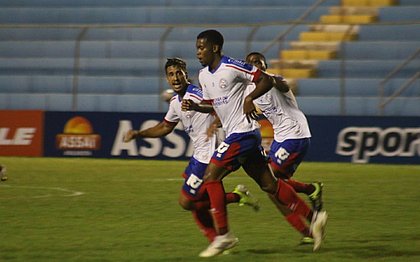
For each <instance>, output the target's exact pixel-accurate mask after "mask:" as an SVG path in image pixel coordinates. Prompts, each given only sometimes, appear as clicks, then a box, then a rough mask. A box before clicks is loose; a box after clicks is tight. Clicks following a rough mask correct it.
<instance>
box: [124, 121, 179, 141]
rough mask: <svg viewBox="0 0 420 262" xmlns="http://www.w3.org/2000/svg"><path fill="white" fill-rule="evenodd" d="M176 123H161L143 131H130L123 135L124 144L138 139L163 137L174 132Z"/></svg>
mask: <svg viewBox="0 0 420 262" xmlns="http://www.w3.org/2000/svg"><path fill="white" fill-rule="evenodd" d="M176 124H177V123H169V122H166V121H162V122H160V123H159V124H157V125H155V126H153V127H150V128H147V129H143V130H130V131H128V132H127V133H126V134H125V135H124V142H129V141H131V140H133V139H136V138H139V137H149V138H157V137H163V136H166V135H167V134H169V133H171V132H172V130H174V128H175V126H176Z"/></svg>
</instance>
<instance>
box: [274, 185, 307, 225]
mask: <svg viewBox="0 0 420 262" xmlns="http://www.w3.org/2000/svg"><path fill="white" fill-rule="evenodd" d="M277 183H278V189H277V199H278V200H279V201H280V202H281V203H283V204H284V205H286V206H287V207H288V208H289V209H290V210H291V211H292V212H293V213H296V214H298V215H300V216H302V217H305V218H306V217H308V216H309V214H310V212H311V209H310V208H309V206H308V205H307V204H306V202H305V201H303V200H302V199H301V198H300V197H299V196H298V195H297V194H296V192H295V191H294V190H293V188H292V187H291V186H289V185H288V184H287V183H286V182H284V181H283V180H281V179H279V180H278V182H277Z"/></svg>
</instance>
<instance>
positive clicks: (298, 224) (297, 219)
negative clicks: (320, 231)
mask: <svg viewBox="0 0 420 262" xmlns="http://www.w3.org/2000/svg"><path fill="white" fill-rule="evenodd" d="M285 218H286V220H287V221H288V222H289V224H290V225H292V226H293V227H294V228H295V229H296V230H297V231H299V232H300V233H301V234H302V235H303V236H309V235H310V233H309V227H308V226H307V225H306V224H305V223H304V222H303V221H302V218H301V216H300V215H299V214H297V213H290V214H289V215H287V216H286V217H285Z"/></svg>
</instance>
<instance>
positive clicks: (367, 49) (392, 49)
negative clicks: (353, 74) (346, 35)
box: [339, 28, 420, 60]
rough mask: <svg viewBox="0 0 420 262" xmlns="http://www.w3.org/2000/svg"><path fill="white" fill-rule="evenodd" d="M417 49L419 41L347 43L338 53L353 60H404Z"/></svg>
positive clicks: (419, 44)
mask: <svg viewBox="0 0 420 262" xmlns="http://www.w3.org/2000/svg"><path fill="white" fill-rule="evenodd" d="M419 29H420V28H419ZM419 39H420V38H419ZM418 48H420V41H357V42H348V43H346V44H345V46H344V49H343V48H342V49H341V50H340V51H339V57H347V58H351V59H355V60H356V59H363V60H383V59H386V60H398V59H402V60H404V59H407V58H408V57H410V56H411V55H412V54H413V53H414V52H415V51H416V50H417V49H418Z"/></svg>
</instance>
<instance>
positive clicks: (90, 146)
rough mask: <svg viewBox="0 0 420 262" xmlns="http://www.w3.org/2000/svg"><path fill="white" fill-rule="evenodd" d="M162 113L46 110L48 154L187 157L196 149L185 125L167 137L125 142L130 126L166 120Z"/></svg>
mask: <svg viewBox="0 0 420 262" xmlns="http://www.w3.org/2000/svg"><path fill="white" fill-rule="evenodd" d="M163 117H164V115H163V114H159V113H147V114H146V113H104V112H46V113H45V135H44V155H45V156H55V157H101V158H102V157H103V158H114V157H115V158H139V159H187V158H189V156H191V155H192V154H191V152H192V148H191V146H190V143H189V139H188V137H187V135H186V134H185V132H183V130H182V126H181V125H180V124H179V125H178V126H177V127H176V128H175V130H174V132H172V133H171V134H170V135H168V136H166V137H165V138H159V139H156V138H147V139H139V140H137V141H134V140H133V141H131V142H128V143H124V142H123V135H124V134H125V132H127V131H128V130H130V129H139V128H141V129H143V128H147V127H151V126H153V125H155V124H157V123H159V122H160V121H162V119H163Z"/></svg>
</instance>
